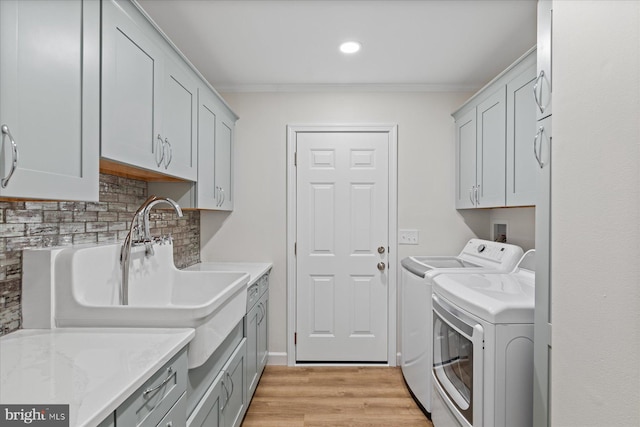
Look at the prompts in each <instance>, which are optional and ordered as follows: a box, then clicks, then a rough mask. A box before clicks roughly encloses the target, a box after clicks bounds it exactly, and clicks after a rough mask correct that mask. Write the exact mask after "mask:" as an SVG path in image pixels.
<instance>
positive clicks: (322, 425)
mask: <svg viewBox="0 0 640 427" xmlns="http://www.w3.org/2000/svg"><path fill="white" fill-rule="evenodd" d="M257 426H259V427H329V426H330V427H346V426H357V427H362V426H371V427H433V425H432V424H431V422H429V420H428V419H427V417H425V415H424V414H423V413H422V411H421V410H420V409H419V408H418V406H417V405H416V403H415V402H414V401H413V398H412V397H411V395H410V394H409V391H408V390H407V388H406V385H405V383H404V380H403V379H402V373H401V371H400V368H389V367H286V366H267V367H266V369H265V371H264V374H263V375H262V379H261V380H260V384H259V385H258V389H257V390H256V393H255V395H254V396H253V400H252V401H251V405H250V406H249V410H248V411H247V415H246V416H245V419H244V421H243V423H242V427H257Z"/></svg>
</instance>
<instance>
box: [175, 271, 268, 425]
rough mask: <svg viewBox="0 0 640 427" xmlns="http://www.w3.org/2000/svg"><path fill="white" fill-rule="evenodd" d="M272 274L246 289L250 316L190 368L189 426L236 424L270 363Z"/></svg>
mask: <svg viewBox="0 0 640 427" xmlns="http://www.w3.org/2000/svg"><path fill="white" fill-rule="evenodd" d="M268 290H269V273H268V272H267V273H265V274H263V275H262V276H261V277H260V278H259V279H258V280H256V282H255V283H253V284H252V285H251V286H249V288H248V290H247V315H246V316H245V317H244V320H243V321H242V322H240V324H238V325H237V326H236V327H235V328H234V330H233V331H232V332H231V333H230V334H229V336H228V337H227V338H225V340H224V342H223V343H222V344H221V345H220V347H219V348H218V349H217V350H216V351H215V352H214V354H213V355H212V356H211V357H210V358H209V360H207V361H206V362H205V363H204V365H202V366H201V367H198V368H195V369H192V370H191V371H189V385H188V390H187V394H188V399H189V400H190V401H191V402H190V403H189V406H188V412H189V418H188V420H187V425H188V426H189V427H200V426H207V427H211V426H220V427H237V426H239V425H240V424H241V423H242V419H243V417H244V415H245V413H246V411H247V409H248V407H249V402H251V398H252V397H253V394H254V392H255V390H256V387H257V386H258V382H259V381H260V376H261V375H262V372H263V371H264V368H265V366H266V364H267V358H268V357H267V356H268V351H267V343H268V340H267V338H268V336H267V332H268V320H267V319H268V307H269V292H268Z"/></svg>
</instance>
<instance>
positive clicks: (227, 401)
mask: <svg viewBox="0 0 640 427" xmlns="http://www.w3.org/2000/svg"><path fill="white" fill-rule="evenodd" d="M224 375H225V376H226V375H227V373H226V372H224ZM222 387H223V388H224V395H225V397H226V399H225V400H224V405H222V406H221V407H220V411H221V412H222V411H224V408H226V407H227V403H229V389H228V388H227V384H225V381H224V377H223V378H222Z"/></svg>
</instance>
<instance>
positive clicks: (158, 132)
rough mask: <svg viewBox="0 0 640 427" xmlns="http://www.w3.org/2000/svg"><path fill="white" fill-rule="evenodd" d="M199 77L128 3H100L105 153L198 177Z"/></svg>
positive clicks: (180, 175) (107, 0)
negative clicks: (197, 115)
mask: <svg viewBox="0 0 640 427" xmlns="http://www.w3.org/2000/svg"><path fill="white" fill-rule="evenodd" d="M196 105H197V79H196V76H195V73H194V72H193V71H192V70H190V69H189V68H188V67H187V66H186V64H184V63H183V61H182V59H181V58H180V57H179V55H178V54H177V53H176V52H175V51H174V50H173V48H172V46H170V45H169V43H168V42H166V40H164V38H163V37H162V35H161V34H160V33H159V32H158V31H157V30H156V29H155V28H154V27H153V25H152V24H151V23H150V22H149V21H148V20H147V19H146V17H145V16H144V15H143V14H142V13H141V12H140V11H139V10H138V9H137V8H136V7H135V6H134V5H133V4H132V3H130V2H128V1H119V0H105V1H103V2H102V144H101V156H102V157H103V158H106V159H109V160H113V161H116V162H120V163H124V164H127V165H131V166H135V167H139V168H143V169H148V170H152V171H155V172H160V173H163V174H166V175H170V176H174V177H177V178H182V179H186V180H191V181H195V180H196V179H197V165H196V159H197V139H196V123H197V122H196V111H197V108H196Z"/></svg>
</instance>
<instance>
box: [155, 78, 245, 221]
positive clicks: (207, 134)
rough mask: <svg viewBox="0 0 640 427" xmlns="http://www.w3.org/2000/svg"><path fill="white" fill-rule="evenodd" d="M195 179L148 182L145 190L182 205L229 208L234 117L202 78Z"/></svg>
mask: <svg viewBox="0 0 640 427" xmlns="http://www.w3.org/2000/svg"><path fill="white" fill-rule="evenodd" d="M197 111H198V120H197V142H198V157H197V161H198V164H197V166H198V179H197V182H195V183H191V182H150V183H149V191H150V192H153V193H156V194H164V195H166V196H167V197H171V198H172V199H174V200H175V201H176V202H178V204H180V206H181V207H183V208H194V209H211V210H227V211H230V210H233V200H234V195H233V138H234V129H235V121H236V119H237V117H236V116H235V114H233V112H231V110H230V109H229V108H228V107H227V106H226V105H225V104H224V103H223V102H222V101H221V100H220V98H219V97H218V96H217V95H216V93H215V92H214V91H213V90H212V89H211V88H209V86H208V85H206V84H205V83H204V82H203V81H200V87H199V88H198V103H197Z"/></svg>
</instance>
